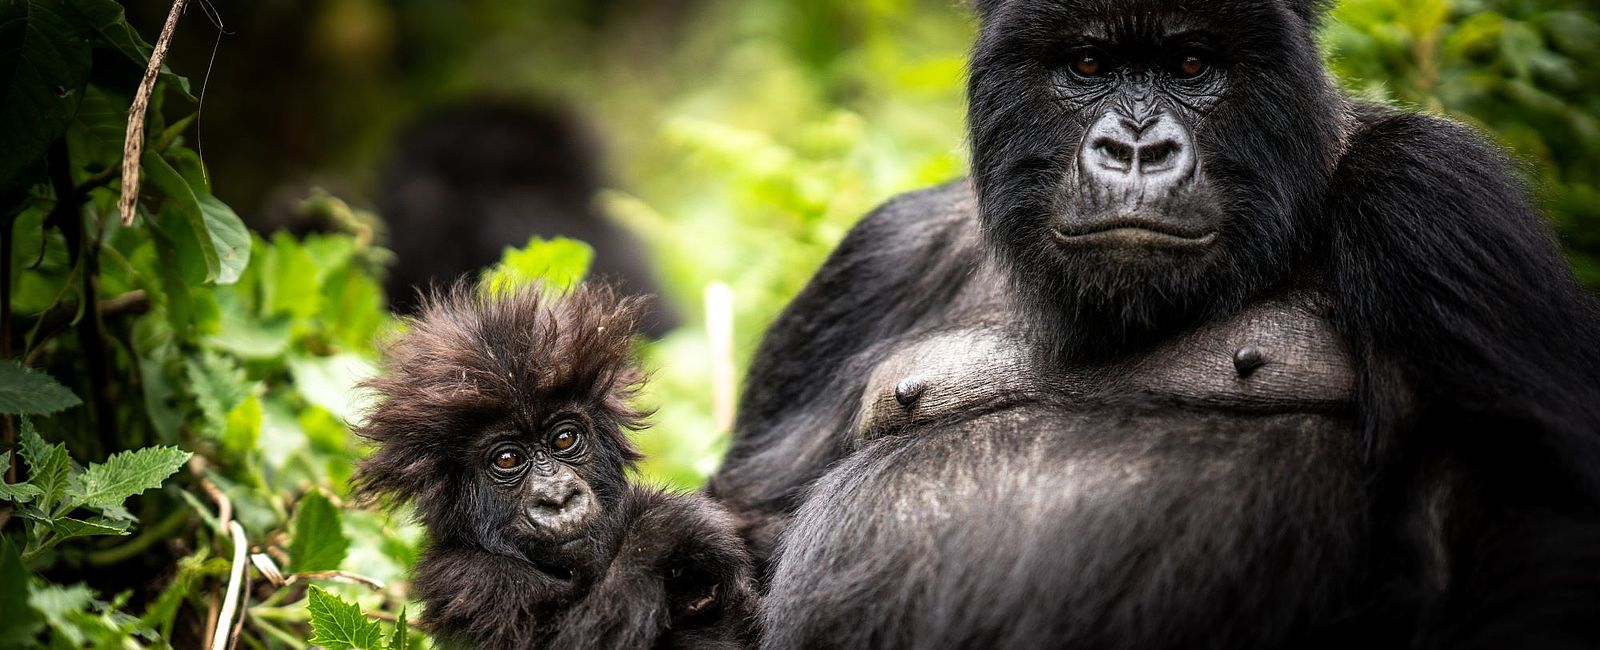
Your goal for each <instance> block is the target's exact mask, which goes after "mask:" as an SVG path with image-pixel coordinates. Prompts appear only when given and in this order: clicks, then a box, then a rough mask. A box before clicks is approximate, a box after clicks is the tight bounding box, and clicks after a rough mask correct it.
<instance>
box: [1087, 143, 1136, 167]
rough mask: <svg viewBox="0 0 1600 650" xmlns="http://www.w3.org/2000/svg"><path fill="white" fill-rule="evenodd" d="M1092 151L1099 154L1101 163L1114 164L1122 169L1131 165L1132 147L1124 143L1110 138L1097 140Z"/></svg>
mask: <svg viewBox="0 0 1600 650" xmlns="http://www.w3.org/2000/svg"><path fill="white" fill-rule="evenodd" d="M1094 150H1095V151H1096V152H1099V153H1100V155H1101V156H1102V157H1103V159H1104V160H1103V162H1115V163H1119V164H1120V165H1121V166H1123V167H1127V166H1130V165H1132V164H1133V147H1132V146H1130V145H1128V144H1126V143H1123V142H1118V141H1116V140H1113V139H1111V138H1097V139H1096V140H1095V141H1094Z"/></svg>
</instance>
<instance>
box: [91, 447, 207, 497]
mask: <svg viewBox="0 0 1600 650" xmlns="http://www.w3.org/2000/svg"><path fill="white" fill-rule="evenodd" d="M190 455H191V454H190V453H189V452H187V451H184V450H182V449H179V448H177V447H145V448H143V449H136V450H133V451H124V452H121V453H116V454H112V455H111V457H110V458H107V459H106V462H104V463H92V464H90V465H89V469H88V470H86V471H84V473H83V477H82V478H81V480H80V481H78V485H77V486H74V487H75V488H76V489H74V490H72V491H71V492H72V493H71V494H69V496H70V497H71V498H72V499H73V500H74V501H75V502H77V504H80V505H84V506H89V507H108V506H121V505H122V502H123V501H124V500H126V499H127V498H128V497H131V496H133V495H135V494H139V493H140V492H144V491H145V490H148V489H151V488H157V487H161V483H162V482H164V481H166V480H167V477H169V476H172V475H173V473H175V472H177V471H178V468H180V467H183V464H184V463H186V462H188V460H189V456H190Z"/></svg>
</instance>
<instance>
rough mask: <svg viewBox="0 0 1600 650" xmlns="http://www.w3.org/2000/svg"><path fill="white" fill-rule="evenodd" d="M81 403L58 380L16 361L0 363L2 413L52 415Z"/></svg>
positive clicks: (0, 402) (0, 405) (2, 361)
mask: <svg viewBox="0 0 1600 650" xmlns="http://www.w3.org/2000/svg"><path fill="white" fill-rule="evenodd" d="M80 403H81V402H79V401H78V396H77V395H73V394H72V391H70V390H67V389H66V387H64V386H62V385H61V384H58V383H56V380H55V378H54V377H51V376H50V375H47V374H44V373H42V372H39V371H37V370H34V369H32V368H29V367H27V366H24V365H22V364H21V363H18V362H17V361H15V360H13V359H5V360H0V413H10V414H20V415H48V414H50V413H55V412H56V411H60V410H62V409H65V408H69V407H73V406H77V405H78V404H80Z"/></svg>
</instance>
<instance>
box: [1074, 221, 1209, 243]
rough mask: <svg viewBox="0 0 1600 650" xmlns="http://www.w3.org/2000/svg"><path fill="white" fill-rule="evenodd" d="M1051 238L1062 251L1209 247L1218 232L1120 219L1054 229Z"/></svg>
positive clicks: (1159, 222)
mask: <svg viewBox="0 0 1600 650" xmlns="http://www.w3.org/2000/svg"><path fill="white" fill-rule="evenodd" d="M1050 237H1051V239H1053V240H1055V242H1056V244H1057V245H1059V246H1061V247H1063V248H1088V247H1096V248H1191V249H1200V248H1205V247H1207V246H1210V245H1211V244H1212V243H1213V242H1215V241H1216V240H1217V231H1215V230H1202V229H1197V228H1180V227H1178V226H1176V225H1174V224H1171V223H1167V222H1165V221H1160V220H1155V219H1150V218H1148V217H1143V216H1131V215H1130V216H1119V217H1115V218H1112V219H1107V220H1104V221H1097V222H1095V223H1090V224H1084V225H1074V226H1056V227H1054V228H1051V229H1050Z"/></svg>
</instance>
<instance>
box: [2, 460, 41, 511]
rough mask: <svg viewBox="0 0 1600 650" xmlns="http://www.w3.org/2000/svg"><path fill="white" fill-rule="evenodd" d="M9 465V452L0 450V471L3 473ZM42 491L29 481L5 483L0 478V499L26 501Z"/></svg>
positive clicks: (17, 501) (16, 501)
mask: <svg viewBox="0 0 1600 650" xmlns="http://www.w3.org/2000/svg"><path fill="white" fill-rule="evenodd" d="M10 466H11V452H9V451H6V452H0V473H4V472H5V468H7V467H10ZM43 492H44V491H43V490H40V489H39V488H38V486H35V485H33V484H31V483H27V482H23V483H16V484H12V483H7V482H5V481H4V480H0V501H10V502H12V503H27V502H29V501H32V500H33V498H34V497H36V496H39V495H40V494H42V493H43Z"/></svg>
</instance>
